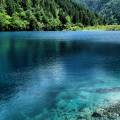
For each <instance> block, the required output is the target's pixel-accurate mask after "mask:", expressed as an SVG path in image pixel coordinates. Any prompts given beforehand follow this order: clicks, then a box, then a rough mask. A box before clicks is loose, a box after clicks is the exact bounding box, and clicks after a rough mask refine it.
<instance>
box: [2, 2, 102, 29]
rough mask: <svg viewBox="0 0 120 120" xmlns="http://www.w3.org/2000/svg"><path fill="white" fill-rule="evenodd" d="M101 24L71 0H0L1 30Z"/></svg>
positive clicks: (65, 27) (64, 27) (97, 16)
mask: <svg viewBox="0 0 120 120" xmlns="http://www.w3.org/2000/svg"><path fill="white" fill-rule="evenodd" d="M99 24H103V19H102V18H101V17H100V16H99V15H97V14H96V13H94V12H91V11H90V10H89V9H87V8H86V7H84V6H83V5H81V4H77V3H75V2H73V1H72V0H0V31H23V30H29V31H32V30H46V31H47V30H64V29H68V28H69V27H74V26H79V28H82V27H85V26H94V25H99Z"/></svg>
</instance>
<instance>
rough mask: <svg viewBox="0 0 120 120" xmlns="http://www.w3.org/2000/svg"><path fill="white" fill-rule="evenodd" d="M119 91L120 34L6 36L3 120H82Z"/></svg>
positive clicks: (0, 86) (0, 71)
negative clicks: (81, 119)
mask: <svg viewBox="0 0 120 120" xmlns="http://www.w3.org/2000/svg"><path fill="white" fill-rule="evenodd" d="M119 92H120V32H102V31H99V32H89V31H86V32H13V33H11V32H6V33H4V32H1V33H0V120H67V119H68V120H76V119H80V118H81V117H82V116H83V113H84V114H86V113H87V114H89V112H90V111H93V110H95V109H96V108H97V107H98V106H105V105H107V104H110V103H113V102H117V101H120V94H119ZM113 96H114V97H113ZM83 117H84V116H83Z"/></svg>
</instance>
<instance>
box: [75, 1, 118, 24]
mask: <svg viewBox="0 0 120 120" xmlns="http://www.w3.org/2000/svg"><path fill="white" fill-rule="evenodd" d="M75 2H77V3H82V4H83V3H84V5H85V6H86V7H88V8H89V9H90V10H92V11H94V12H97V13H98V14H99V15H100V16H102V17H103V19H104V23H105V24H109V25H111V24H113V25H114V24H120V0H75Z"/></svg>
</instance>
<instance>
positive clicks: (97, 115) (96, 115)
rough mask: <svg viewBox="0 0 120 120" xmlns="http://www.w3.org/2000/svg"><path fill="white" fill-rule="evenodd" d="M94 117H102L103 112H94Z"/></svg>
mask: <svg viewBox="0 0 120 120" xmlns="http://www.w3.org/2000/svg"><path fill="white" fill-rule="evenodd" d="M92 117H102V116H101V114H99V113H97V112H93V114H92Z"/></svg>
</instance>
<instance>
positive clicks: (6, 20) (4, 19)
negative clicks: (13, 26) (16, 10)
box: [0, 13, 11, 30]
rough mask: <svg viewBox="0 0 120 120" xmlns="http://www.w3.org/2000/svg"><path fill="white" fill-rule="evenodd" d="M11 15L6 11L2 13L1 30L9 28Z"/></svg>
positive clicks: (0, 16) (0, 17) (0, 15)
mask: <svg viewBox="0 0 120 120" xmlns="http://www.w3.org/2000/svg"><path fill="white" fill-rule="evenodd" d="M10 20H11V17H10V16H9V15H7V14H6V13H0V30H9V25H10Z"/></svg>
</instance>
